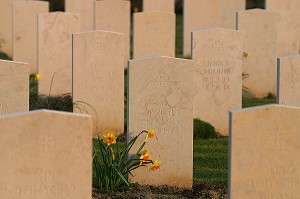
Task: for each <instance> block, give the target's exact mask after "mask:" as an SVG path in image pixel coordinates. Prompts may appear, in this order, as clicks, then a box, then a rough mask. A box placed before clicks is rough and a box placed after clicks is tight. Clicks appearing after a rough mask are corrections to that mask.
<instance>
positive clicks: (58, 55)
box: [38, 12, 80, 95]
mask: <svg viewBox="0 0 300 199" xmlns="http://www.w3.org/2000/svg"><path fill="white" fill-rule="evenodd" d="M79 31H80V18H79V15H78V14H73V13H62V12H54V13H49V14H39V15H38V73H39V74H40V75H41V80H40V81H39V93H40V94H45V95H48V94H49V93H50V91H51V93H50V94H51V95H59V94H65V93H71V92H72V33H73V32H79Z"/></svg>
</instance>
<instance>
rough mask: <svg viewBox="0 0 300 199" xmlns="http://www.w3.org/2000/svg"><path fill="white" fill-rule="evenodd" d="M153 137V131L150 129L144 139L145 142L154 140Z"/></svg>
mask: <svg viewBox="0 0 300 199" xmlns="http://www.w3.org/2000/svg"><path fill="white" fill-rule="evenodd" d="M154 136H155V132H154V129H151V130H150V131H149V132H148V133H147V135H146V138H145V141H147V139H148V138H150V139H152V138H154Z"/></svg>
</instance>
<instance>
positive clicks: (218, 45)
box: [211, 40, 224, 52]
mask: <svg viewBox="0 0 300 199" xmlns="http://www.w3.org/2000/svg"><path fill="white" fill-rule="evenodd" d="M211 46H212V48H213V50H214V51H215V52H220V51H222V50H223V47H224V42H223V41H219V40H217V41H214V42H213V43H212V45H211Z"/></svg>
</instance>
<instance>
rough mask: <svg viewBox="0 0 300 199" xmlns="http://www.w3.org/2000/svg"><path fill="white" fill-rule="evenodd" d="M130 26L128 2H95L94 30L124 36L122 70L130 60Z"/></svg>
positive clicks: (119, 0)
mask: <svg viewBox="0 0 300 199" xmlns="http://www.w3.org/2000/svg"><path fill="white" fill-rule="evenodd" d="M130 24H131V22H130V1H123V0H113V1H112V0H102V1H95V30H104V31H113V32H119V33H123V34H124V39H125V54H124V56H125V60H124V68H127V65H128V60H130Z"/></svg>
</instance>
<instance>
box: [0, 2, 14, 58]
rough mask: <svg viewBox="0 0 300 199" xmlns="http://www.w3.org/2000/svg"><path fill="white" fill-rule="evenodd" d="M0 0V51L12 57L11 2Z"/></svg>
mask: <svg viewBox="0 0 300 199" xmlns="http://www.w3.org/2000/svg"><path fill="white" fill-rule="evenodd" d="M13 1H14V0H1V6H0V24H1V28H0V51H1V52H4V53H6V54H7V55H8V56H10V57H12V53H13V52H12V51H13V50H12V30H13V29H12V27H13V26H12V22H13V21H12V2H13Z"/></svg>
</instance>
